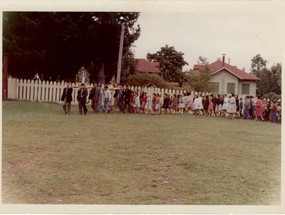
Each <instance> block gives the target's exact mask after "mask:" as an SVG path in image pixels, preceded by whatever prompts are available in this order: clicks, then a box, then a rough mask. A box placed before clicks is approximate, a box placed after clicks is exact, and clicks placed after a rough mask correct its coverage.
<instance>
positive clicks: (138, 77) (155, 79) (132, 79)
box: [127, 73, 171, 88]
mask: <svg viewBox="0 0 285 215" xmlns="http://www.w3.org/2000/svg"><path fill="white" fill-rule="evenodd" d="M127 84H128V85H130V86H141V87H143V86H145V85H147V84H154V85H155V86H157V87H159V88H171V86H169V84H168V83H167V82H166V81H165V80H164V79H163V78H162V77H161V76H159V75H155V74H141V73H137V74H134V75H131V76H129V77H128V78H127Z"/></svg>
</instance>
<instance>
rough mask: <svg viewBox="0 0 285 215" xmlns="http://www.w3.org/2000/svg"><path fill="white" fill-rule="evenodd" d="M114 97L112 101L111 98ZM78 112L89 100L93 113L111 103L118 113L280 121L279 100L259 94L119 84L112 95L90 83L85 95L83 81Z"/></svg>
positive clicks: (68, 93) (67, 92) (66, 96)
mask: <svg viewBox="0 0 285 215" xmlns="http://www.w3.org/2000/svg"><path fill="white" fill-rule="evenodd" d="M113 99H114V102H112V100H113ZM61 100H62V101H64V105H63V110H64V113H65V114H69V113H70V107H71V101H72V87H70V85H69V84H67V86H66V88H64V91H63V94H62V98H61ZM77 101H78V109H79V113H80V114H87V111H88V110H87V107H86V103H89V102H91V107H92V109H93V111H94V112H95V113H97V112H106V113H110V112H112V111H113V108H112V105H111V104H113V103H114V104H116V105H117V106H118V108H119V112H121V113H125V112H128V113H140V114H155V115H157V114H193V115H204V116H209V117H210V116H220V117H228V118H229V119H234V118H237V119H241V118H242V119H253V120H262V121H271V122H281V100H280V99H279V100H270V99H265V98H264V99H261V98H260V96H257V97H253V96H246V97H245V98H244V99H243V98H242V97H240V98H239V97H238V95H234V94H233V93H232V94H229V95H227V94H224V95H220V94H211V95H202V94H197V95H194V96H193V95H192V94H191V93H183V94H181V95H175V94H174V95H170V94H166V93H165V94H163V95H160V94H157V93H153V94H152V95H149V94H148V93H146V92H134V91H132V90H131V89H130V88H129V86H124V87H122V86H119V87H118V88H116V89H115V93H114V94H113V95H112V92H111V91H110V89H108V87H107V86H105V87H104V89H102V87H101V85H100V84H98V85H96V84H94V85H93V88H92V89H91V91H90V93H89V95H88V91H87V88H86V86H85V85H84V84H81V85H80V89H79V90H78V93H77Z"/></svg>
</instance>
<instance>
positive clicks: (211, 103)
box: [208, 95, 214, 116]
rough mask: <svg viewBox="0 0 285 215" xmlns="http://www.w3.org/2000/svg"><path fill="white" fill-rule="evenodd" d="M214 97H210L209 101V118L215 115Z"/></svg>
mask: <svg viewBox="0 0 285 215" xmlns="http://www.w3.org/2000/svg"><path fill="white" fill-rule="evenodd" d="M212 100H213V96H212V95H210V99H209V106H208V116H212V115H213V114H214V113H213V110H214V105H213V101H212Z"/></svg>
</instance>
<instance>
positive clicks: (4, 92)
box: [2, 53, 9, 100]
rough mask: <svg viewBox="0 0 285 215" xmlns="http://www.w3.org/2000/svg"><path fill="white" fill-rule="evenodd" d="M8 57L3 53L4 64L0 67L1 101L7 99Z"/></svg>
mask: <svg viewBox="0 0 285 215" xmlns="http://www.w3.org/2000/svg"><path fill="white" fill-rule="evenodd" d="M8 59H9V55H8V54H7V53H4V63H3V66H2V75H3V77H2V99H3V100H6V99H8V61H9V60H8Z"/></svg>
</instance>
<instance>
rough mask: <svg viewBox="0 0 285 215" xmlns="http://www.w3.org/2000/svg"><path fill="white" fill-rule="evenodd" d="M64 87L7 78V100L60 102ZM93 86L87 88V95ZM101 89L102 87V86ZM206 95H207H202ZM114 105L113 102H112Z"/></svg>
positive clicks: (170, 91) (75, 87)
mask: <svg viewBox="0 0 285 215" xmlns="http://www.w3.org/2000/svg"><path fill="white" fill-rule="evenodd" d="M64 87H65V82H52V81H40V80H26V79H24V80H23V79H16V78H12V77H9V78H8V99H19V100H29V101H39V102H60V99H61V95H62V92H63V89H64ZM72 87H73V93H72V96H73V101H72V103H73V104H77V100H76V96H77V92H78V89H79V85H78V84H75V83H73V84H72ZM92 87H93V86H92V85H89V86H87V89H88V94H89V93H90V90H91V88H92ZM102 87H103V86H102ZM130 89H131V90H133V91H135V92H142V91H144V92H147V93H148V95H150V97H152V94H153V93H159V94H160V95H161V96H162V99H163V96H164V93H167V94H170V95H173V94H182V93H185V92H186V91H185V90H173V89H161V88H154V87H136V86H131V87H130ZM111 91H112V95H114V93H115V90H112V89H111ZM191 94H192V95H194V94H197V92H191ZM202 94H203V95H204V94H206V95H207V94H208V93H202ZM112 103H114V101H112Z"/></svg>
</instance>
